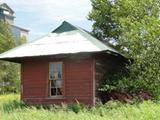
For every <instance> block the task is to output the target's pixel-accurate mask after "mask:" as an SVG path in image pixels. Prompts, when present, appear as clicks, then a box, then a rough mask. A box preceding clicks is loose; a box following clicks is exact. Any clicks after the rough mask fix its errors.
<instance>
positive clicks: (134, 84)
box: [89, 0, 160, 98]
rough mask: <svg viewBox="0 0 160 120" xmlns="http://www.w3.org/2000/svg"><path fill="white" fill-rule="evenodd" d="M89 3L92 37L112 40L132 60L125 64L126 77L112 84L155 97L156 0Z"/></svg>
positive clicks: (158, 82)
mask: <svg viewBox="0 0 160 120" xmlns="http://www.w3.org/2000/svg"><path fill="white" fill-rule="evenodd" d="M92 6H93V8H92V11H91V12H90V13H89V19H90V20H92V21H94V23H93V33H94V34H95V36H97V34H98V35H99V36H98V37H99V38H103V39H107V40H110V38H112V39H114V40H115V41H116V43H117V44H118V46H120V47H119V49H120V51H121V52H123V53H124V54H125V55H126V56H127V57H131V58H132V59H133V60H134V62H133V64H132V65H130V66H127V67H128V69H129V76H127V77H126V76H124V77H121V79H118V80H117V83H116V86H117V87H118V88H121V89H128V90H131V91H135V90H139V89H144V90H146V91H148V92H150V93H152V94H153V95H154V96H155V97H156V98H158V96H159V94H160V87H159V86H160V70H159V67H160V18H159V15H160V1H159V0H92ZM108 14H109V15H108ZM112 26H113V27H112Z"/></svg>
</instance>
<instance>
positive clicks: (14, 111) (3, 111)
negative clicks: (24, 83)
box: [0, 95, 160, 120]
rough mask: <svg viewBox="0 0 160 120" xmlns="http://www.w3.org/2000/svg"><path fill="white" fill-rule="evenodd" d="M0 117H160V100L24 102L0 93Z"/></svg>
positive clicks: (46, 119) (17, 119) (65, 119)
mask: <svg viewBox="0 0 160 120" xmlns="http://www.w3.org/2000/svg"><path fill="white" fill-rule="evenodd" d="M0 106H1V107H0V120H160V114H159V113H160V104H159V103H155V102H152V101H144V102H143V103H137V104H133V105H131V104H122V103H119V102H113V101H110V102H108V103H106V104H105V105H102V104H99V105H96V106H95V107H92V108H87V107H84V106H82V105H80V104H77V105H75V104H74V105H62V106H61V107H60V106H48V107H46V108H45V107H42V106H39V107H35V106H25V105H24V104H23V103H21V102H20V101H19V96H18V95H3V96H0Z"/></svg>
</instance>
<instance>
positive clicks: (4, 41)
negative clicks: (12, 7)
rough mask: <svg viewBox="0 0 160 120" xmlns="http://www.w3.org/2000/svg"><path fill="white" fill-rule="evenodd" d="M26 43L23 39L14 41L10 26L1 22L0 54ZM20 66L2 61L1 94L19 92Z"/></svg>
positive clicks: (0, 66)
mask: <svg viewBox="0 0 160 120" xmlns="http://www.w3.org/2000/svg"><path fill="white" fill-rule="evenodd" d="M23 42H24V40H22V39H21V38H19V39H16V40H15V39H14V37H13V36H12V33H11V28H10V25H9V24H8V23H6V22H3V21H0V53H3V52H5V51H7V50H9V49H11V48H13V47H15V46H17V45H20V44H22V43H23ZM19 71H20V66H19V65H18V64H15V63H10V62H5V61H0V94H1V93H7V92H18V91H19V82H20V80H19V79H20V78H19V76H20V75H19V74H20V73H19Z"/></svg>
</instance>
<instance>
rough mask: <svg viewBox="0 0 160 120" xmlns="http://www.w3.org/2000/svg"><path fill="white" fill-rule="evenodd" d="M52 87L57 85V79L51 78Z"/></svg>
mask: <svg viewBox="0 0 160 120" xmlns="http://www.w3.org/2000/svg"><path fill="white" fill-rule="evenodd" d="M51 87H54V88H55V87H56V81H55V80H51Z"/></svg>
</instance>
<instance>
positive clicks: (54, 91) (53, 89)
mask: <svg viewBox="0 0 160 120" xmlns="http://www.w3.org/2000/svg"><path fill="white" fill-rule="evenodd" d="M54 95H56V88H51V96H54Z"/></svg>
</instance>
